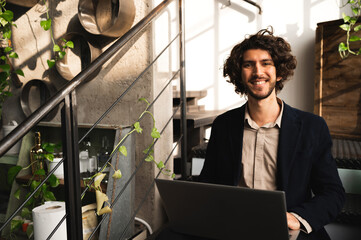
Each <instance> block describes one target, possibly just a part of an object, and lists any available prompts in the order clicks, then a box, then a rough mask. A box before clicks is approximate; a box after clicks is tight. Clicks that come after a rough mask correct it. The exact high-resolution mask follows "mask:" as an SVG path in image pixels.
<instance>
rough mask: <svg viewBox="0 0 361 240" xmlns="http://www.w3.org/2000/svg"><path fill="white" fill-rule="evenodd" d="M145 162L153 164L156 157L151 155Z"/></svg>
mask: <svg viewBox="0 0 361 240" xmlns="http://www.w3.org/2000/svg"><path fill="white" fill-rule="evenodd" d="M144 161H146V162H153V161H154V157H153V156H152V155H150V154H149V155H148V156H147V157H146V158H145V159H144Z"/></svg>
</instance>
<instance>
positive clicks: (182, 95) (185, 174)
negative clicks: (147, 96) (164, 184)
mask: <svg viewBox="0 0 361 240" xmlns="http://www.w3.org/2000/svg"><path fill="white" fill-rule="evenodd" d="M179 32H180V33H181V36H180V38H179V64H180V77H179V85H180V99H181V123H180V129H181V132H182V135H183V137H182V143H181V163H182V164H181V173H182V179H187V178H188V176H189V173H188V167H187V161H188V154H187V96H186V82H185V34H184V33H185V31H184V1H183V0H179Z"/></svg>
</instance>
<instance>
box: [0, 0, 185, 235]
mask: <svg viewBox="0 0 361 240" xmlns="http://www.w3.org/2000/svg"><path fill="white" fill-rule="evenodd" d="M173 1H178V5H179V6H178V9H179V14H178V17H179V33H178V35H177V36H176V37H175V38H174V39H173V40H172V41H171V42H170V43H169V44H168V45H167V46H166V48H165V49H164V50H163V51H162V52H161V53H160V54H159V55H158V56H157V57H156V58H155V59H154V61H153V62H152V63H151V64H150V65H149V66H148V67H147V68H146V69H145V70H144V71H143V72H142V73H141V74H140V75H139V76H138V77H137V78H136V79H135V80H134V82H133V83H132V84H131V85H130V86H129V88H128V89H126V90H125V91H124V92H123V93H122V94H121V95H120V97H119V98H118V99H117V100H116V101H115V102H114V103H113V104H112V105H111V107H109V109H108V110H107V111H105V112H104V114H103V115H102V116H101V117H100V118H99V119H98V120H97V121H96V122H95V123H94V125H93V126H92V127H91V128H90V129H89V131H88V132H87V133H86V134H85V135H84V136H83V137H82V138H81V139H80V140H79V139H78V123H77V112H76V108H77V105H76V89H77V87H78V86H80V85H81V84H82V83H83V82H85V81H86V80H87V78H88V77H89V76H90V75H91V74H92V73H93V72H95V71H96V70H97V69H98V68H100V67H101V66H103V65H104V64H105V63H106V62H107V61H108V60H109V59H110V58H111V57H112V56H113V55H114V54H116V53H117V52H119V51H120V50H122V48H123V47H124V46H125V45H126V44H127V43H128V42H130V40H132V39H133V38H134V37H135V36H137V35H138V34H140V33H141V32H142V30H144V29H145V28H146V27H147V26H148V25H149V24H150V23H152V21H153V20H154V19H155V18H156V17H157V16H158V15H159V14H161V13H162V12H163V11H164V10H165V9H166V7H167V6H168V5H169V4H170V3H171V2H173ZM183 11H184V3H183V1H182V0H164V1H163V2H161V3H160V4H159V5H158V6H156V7H155V8H154V9H153V10H152V11H151V12H150V13H149V14H148V15H147V16H145V17H144V18H143V19H142V20H140V21H139V22H138V23H137V24H136V25H134V27H132V28H131V29H130V30H129V31H128V32H127V33H125V34H124V35H123V36H122V37H120V38H119V39H118V40H116V41H115V42H114V43H113V44H112V45H111V46H110V47H109V48H108V49H106V50H105V51H104V52H103V53H102V54H101V55H100V56H99V57H98V58H97V59H95V60H94V61H93V62H92V63H91V64H90V65H89V66H88V67H86V68H85V69H84V70H83V71H82V72H80V73H79V74H78V75H77V76H75V77H74V78H73V79H72V80H71V81H70V82H69V83H68V84H66V85H65V86H64V87H62V88H61V89H60V90H59V91H58V92H57V93H56V94H55V95H54V96H52V97H51V98H50V99H49V100H48V101H47V103H45V104H44V105H42V106H41V107H40V108H38V109H37V110H36V111H34V113H32V114H31V115H30V116H29V117H28V118H27V119H25V120H24V121H23V122H22V123H21V124H19V126H18V127H17V128H15V129H14V130H13V131H12V132H11V133H10V134H8V135H7V136H5V137H4V138H3V139H2V140H1V141H0V156H3V155H4V154H5V153H6V152H7V151H8V150H9V149H10V148H11V147H12V146H13V145H14V144H16V142H17V141H18V140H20V139H21V138H22V137H23V136H25V135H26V134H27V133H28V132H29V131H31V130H32V128H33V127H35V126H36V125H37V124H38V123H39V122H40V121H41V120H42V119H43V118H44V117H45V116H46V115H47V114H48V113H49V112H50V111H51V110H52V109H54V108H56V107H57V106H58V105H59V104H61V103H62V104H63V107H62V109H61V128H62V146H63V152H64V157H63V159H62V160H61V161H60V162H59V163H58V164H57V166H56V167H55V168H54V169H53V170H52V171H50V172H49V174H48V175H47V177H46V178H45V179H44V180H43V181H42V183H41V184H40V185H39V186H38V187H37V188H36V189H35V190H34V192H33V193H32V194H31V195H30V196H29V197H28V198H27V199H26V200H25V201H24V203H23V204H21V206H20V207H19V208H18V209H17V210H15V211H14V213H13V214H12V215H11V216H10V217H9V218H8V219H7V220H6V221H5V223H4V224H3V225H2V226H1V227H0V232H1V231H2V230H3V229H4V228H5V227H6V226H7V225H8V224H9V223H10V222H11V220H12V219H13V218H14V217H15V216H16V215H17V214H18V213H19V211H20V210H21V209H22V207H23V206H24V205H25V204H26V203H27V201H29V199H30V198H31V197H32V196H33V195H34V194H35V193H36V191H37V190H38V189H40V187H41V186H42V185H43V184H44V183H45V181H46V180H47V179H48V178H49V177H50V175H51V174H52V173H54V172H55V170H56V169H57V168H58V167H59V166H60V165H61V163H64V185H65V196H66V199H65V200H66V214H65V216H64V217H63V219H62V220H61V221H60V222H59V224H58V226H57V227H55V229H54V230H53V232H52V233H51V234H50V235H49V236H48V239H51V237H52V236H53V234H54V233H55V232H56V230H57V229H58V227H59V226H60V225H61V223H62V222H63V221H64V220H65V219H66V223H67V237H68V239H83V232H82V213H81V195H84V193H85V191H86V190H87V188H86V189H85V190H84V192H83V193H81V189H80V184H79V183H80V169H79V143H80V142H81V141H82V140H83V139H84V138H85V137H86V136H87V135H88V134H89V133H90V132H91V131H92V130H93V129H94V128H95V127H96V126H97V125H98V124H99V122H100V121H101V120H102V119H103V118H104V117H105V116H106V115H107V114H108V113H109V112H110V111H111V110H112V109H113V108H114V106H115V105H116V104H117V103H119V102H120V100H121V99H122V98H123V97H124V96H125V95H126V94H127V93H128V91H129V90H130V89H131V88H132V87H133V86H134V85H135V84H136V83H137V81H138V80H139V78H140V77H141V76H142V75H143V74H144V73H145V72H146V71H147V70H148V69H149V68H150V66H151V65H153V64H154V62H155V61H156V60H157V59H158V57H159V56H160V55H161V54H162V53H163V52H164V51H165V50H166V49H167V48H169V47H170V45H171V44H172V43H173V42H174V41H175V40H176V39H178V40H179V46H180V48H179V56H180V59H179V62H180V66H179V70H178V71H177V72H176V74H175V75H174V76H173V77H172V78H171V79H170V80H169V81H168V83H167V85H166V87H167V86H169V84H170V83H171V81H173V79H174V78H175V76H176V75H179V81H180V96H181V101H180V106H178V108H177V109H176V111H178V110H179V108H180V112H181V137H180V139H179V140H178V142H177V145H178V144H180V145H181V158H182V161H183V163H182V168H181V171H182V177H183V178H186V177H187V171H186V161H187V157H186V155H187V149H186V146H187V143H186V141H187V136H186V100H185V99H186V92H185V79H184V78H185V69H184V66H185V64H184V20H183V19H184V14H183ZM166 87H164V88H163V90H162V91H161V92H160V93H159V95H158V96H157V97H156V98H155V99H154V100H153V102H152V103H151V104H150V106H149V107H151V106H152V105H153V104H154V102H155V101H157V99H158V98H159V96H160V95H161V94H162V93H163V92H164V90H165V88H166ZM176 111H174V113H173V115H172V116H171V118H170V119H169V120H168V122H167V123H166V125H165V126H164V128H163V130H164V129H165V128H166V127H167V126H168V124H169V123H170V122H171V121H172V119H173V117H174V114H175V113H176ZM163 130H162V131H163ZM155 143H156V142H155ZM153 146H154V145H153ZM173 151H174V148H173V150H172V152H173ZM172 152H171V153H170V154H169V156H168V158H167V160H166V161H168V160H169V159H170V157H171V155H172ZM111 157H112V156H110V157H109V159H108V160H107V162H109V160H110V159H111ZM143 162H144V161H142V163H143ZM105 164H107V163H105ZM139 167H140V166H138V167H137V168H136V169H135V171H134V172H133V173H132V175H131V178H130V179H128V182H127V184H125V186H124V189H125V188H126V187H127V186H128V183H129V182H130V181H131V180H132V178H134V176H135V173H136V172H137V171H138V169H139ZM158 175H159V174H158ZM153 186H154V182H152V183H151V184H150V186H149V188H148V191H147V193H146V195H145V197H144V199H145V198H146V197H147V195H148V194H149V191H150V189H151V188H152V187H153ZM122 192H123V191H121V192H120V194H119V195H118V196H117V197H116V199H115V201H114V202H113V203H112V204H115V203H116V201H117V199H118V198H119V197H120V195H121V194H122ZM144 199H143V201H141V204H140V206H138V207H137V210H136V211H135V213H134V215H133V219H134V217H135V215H136V214H137V212H138V210H139V209H140V207H141V205H142V203H143V202H144ZM69 213H71V214H69ZM106 217H107V215H105V216H104V217H103V219H102V221H100V223H99V224H98V226H97V229H98V228H99V226H100V225H101V223H102V222H103V221H104V219H105V218H106ZM131 222H132V219H130V220H129V224H130V223H131ZM129 224H128V226H129ZM97 229H95V230H94V231H93V233H92V235H91V237H92V236H93V235H94V233H95V231H96V230H97ZM126 230H127V229H124V231H123V234H122V236H121V238H120V239H122V237H123V235H124V233H125V232H126ZM91 237H90V238H91Z"/></svg>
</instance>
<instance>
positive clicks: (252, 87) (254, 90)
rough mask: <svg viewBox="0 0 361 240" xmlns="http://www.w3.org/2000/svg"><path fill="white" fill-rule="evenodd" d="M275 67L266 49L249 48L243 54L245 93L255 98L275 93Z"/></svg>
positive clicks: (263, 97)
mask: <svg viewBox="0 0 361 240" xmlns="http://www.w3.org/2000/svg"><path fill="white" fill-rule="evenodd" d="M279 80H281V77H276V67H275V66H274V62H273V60H272V57H271V55H270V54H269V53H268V51H266V50H262V49H250V50H247V51H245V52H244V54H243V64H242V81H243V83H244V84H245V86H246V90H247V94H248V96H249V97H253V98H255V99H257V100H261V99H265V98H267V97H268V96H270V95H271V94H276V91H275V86H276V82H277V81H279Z"/></svg>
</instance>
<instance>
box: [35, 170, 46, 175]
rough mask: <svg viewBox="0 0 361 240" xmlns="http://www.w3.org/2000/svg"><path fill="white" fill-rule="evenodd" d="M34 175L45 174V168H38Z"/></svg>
mask: <svg viewBox="0 0 361 240" xmlns="http://www.w3.org/2000/svg"><path fill="white" fill-rule="evenodd" d="M34 175H39V176H45V170H44V169H38V170H37V171H36V172H35V173H34Z"/></svg>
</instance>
